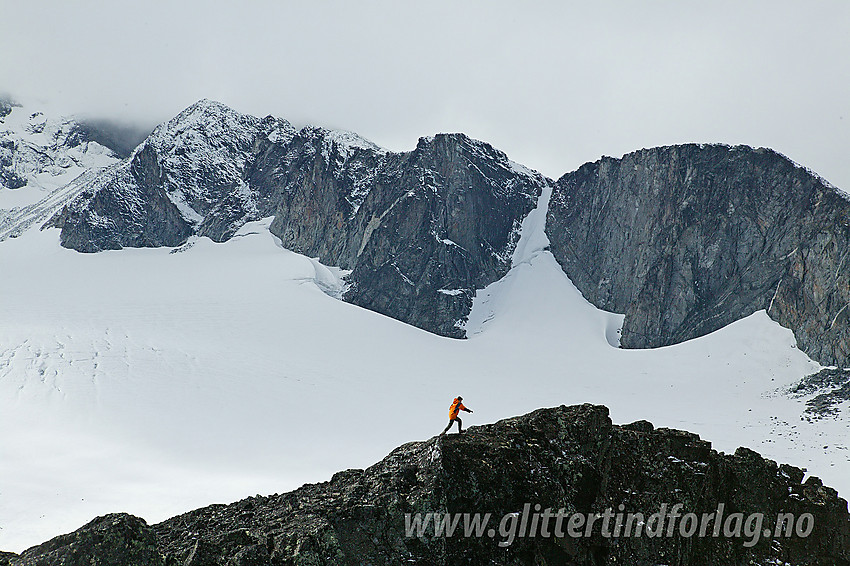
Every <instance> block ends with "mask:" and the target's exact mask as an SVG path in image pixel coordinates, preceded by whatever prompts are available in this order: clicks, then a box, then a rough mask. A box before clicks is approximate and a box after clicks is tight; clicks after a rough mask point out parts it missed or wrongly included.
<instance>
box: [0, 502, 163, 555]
mask: <svg viewBox="0 0 850 566" xmlns="http://www.w3.org/2000/svg"><path fill="white" fill-rule="evenodd" d="M0 560H2V559H0ZM9 563H10V565H11V566H48V565H49V566H136V565H139V566H142V565H144V566H164V564H165V563H164V561H163V557H162V555H161V554H160V553H159V551H158V550H157V542H156V537H155V536H154V533H153V531H152V530H151V528H150V527H149V526H148V525H147V524H146V523H145V522H144V520H142V519H140V518H138V517H133V516H132V515H127V514H125V513H119V514H114V515H106V516H104V517H98V518H97V519H95V520H93V521H92V522H90V523H89V524H87V525H86V526H84V527H82V528H80V529H79V530H77V531H74V532H73V533H70V534H67V535H61V536H58V537H56V538H54V539H51V540H49V541H48V542H45V543H44V544H40V545H38V546H35V547H33V548H30V549H29V550H26V551H25V552H23V553H22V554H21V555H20V556H11V557H10V559H9Z"/></svg>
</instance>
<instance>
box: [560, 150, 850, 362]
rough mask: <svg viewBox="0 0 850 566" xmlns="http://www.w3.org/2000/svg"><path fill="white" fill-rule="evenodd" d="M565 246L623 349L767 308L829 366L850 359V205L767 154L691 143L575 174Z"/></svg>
mask: <svg viewBox="0 0 850 566" xmlns="http://www.w3.org/2000/svg"><path fill="white" fill-rule="evenodd" d="M546 231H547V235H548V236H549V239H550V241H551V244H552V245H551V249H552V253H553V254H554V255H555V257H556V258H557V260H558V262H559V263H560V264H561V266H562V267H563V269H564V271H565V272H566V273H567V275H568V276H569V277H570V279H571V280H572V281H573V282H574V283H575V285H576V286H577V287H578V288H579V290H581V292H582V293H583V294H584V296H585V297H586V298H587V299H588V300H589V301H590V302H592V303H593V304H595V305H596V306H598V307H600V308H603V309H606V310H611V311H616V312H621V313H625V315H626V317H625V322H624V327H623V333H622V340H621V344H622V346H623V347H626V348H647V347H657V346H663V345H667V344H674V343H677V342H682V341H684V340H688V339H690V338H694V337H697V336H702V335H704V334H707V333H709V332H712V331H714V330H717V329H719V328H722V327H723V326H725V325H727V324H729V323H731V322H734V321H736V320H738V319H740V318H743V317H745V316H748V315H750V314H752V313H753V312H755V311H757V310H760V309H765V310H767V312H768V314H769V315H770V316H771V317H772V318H773V319H774V320H776V321H777V322H779V323H780V324H782V325H783V326H786V327H788V328H790V329H792V330H793V331H794V334H795V336H796V338H797V342H798V344H799V345H800V346H801V348H802V349H804V350H805V351H806V352H807V353H808V354H809V355H810V356H811V357H813V358H815V359H817V360H819V361H821V362H822V363H825V364H840V365H846V364H848V363H850V325H849V324H848V316H850V312H848V308H847V305H848V303H850V270H848V269H846V265H847V263H846V262H847V256H848V255H850V254H848V252H850V202H848V201H847V200H845V198H843V197H842V196H841V195H840V194H839V193H838V191H837V190H836V189H834V188H832V187H829V186H827V185H826V184H825V183H824V182H822V181H821V180H820V179H818V178H817V177H815V176H814V175H812V174H811V173H809V172H808V171H806V170H804V169H801V168H799V167H797V166H795V165H794V164H793V163H792V162H790V161H789V160H788V159H786V158H785V157H783V156H781V155H779V154H777V153H775V152H773V151H771V150H766V149H752V148H749V147H743V146H739V147H728V146H719V145H715V146H698V145H683V146H673V147H661V148H655V149H649V150H641V151H637V152H635V153H631V154H628V155H626V156H624V157H623V158H622V159H611V158H603V159H602V160H600V161H598V162H596V163H589V164H586V165H584V166H582V167H581V168H580V169H579V170H578V171H576V172H574V173H569V174H567V175H564V176H563V177H562V178H561V179H559V180H558V182H557V184H556V187H555V189H554V191H553V195H552V200H551V204H550V208H549V213H548V217H547V228H546Z"/></svg>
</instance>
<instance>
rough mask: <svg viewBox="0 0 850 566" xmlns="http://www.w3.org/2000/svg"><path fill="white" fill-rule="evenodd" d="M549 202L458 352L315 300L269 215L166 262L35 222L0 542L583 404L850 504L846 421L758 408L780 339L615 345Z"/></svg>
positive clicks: (742, 336)
mask: <svg viewBox="0 0 850 566" xmlns="http://www.w3.org/2000/svg"><path fill="white" fill-rule="evenodd" d="M548 197H549V191H544V194H543V195H542V196H541V201H540V205H539V208H538V210H536V211H535V212H533V213H532V214H531V215H529V217H528V218H527V219H526V220H525V222H524V224H523V231H522V236H521V238H520V242H519V244H518V246H517V249H516V252H515V254H514V257H513V266H514V267H513V268H512V270H511V271H510V272H509V274H508V275H507V276H506V277H505V278H503V279H502V280H501V281H499V282H496V283H494V284H493V285H491V286H490V287H488V288H487V289H485V290H483V291H481V292H479V294H478V296H477V298H476V300H475V306H474V308H473V312H472V315H471V317H470V320H469V322H468V324H467V328H468V330H469V335H470V339H468V340H453V339H448V338H442V337H439V336H435V335H432V334H429V333H426V332H424V331H421V330H418V329H416V328H413V327H410V326H407V325H404V324H402V323H400V322H398V321H395V320H392V319H389V318H386V317H383V316H380V315H378V314H376V313H374V312H371V311H367V310H365V309H361V308H358V307H355V306H353V305H350V304H347V303H344V302H341V301H339V300H337V299H335V298H333V297H332V295H334V294H335V293H336V294H338V291H339V289H340V286H341V285H342V283H341V281H340V280H339V275H340V272H339V271H338V270H335V269H332V268H327V267H325V266H322V265H320V264H319V263H318V262H316V261H315V260H311V259H310V258H307V257H304V256H301V255H298V254H295V253H292V252H289V251H287V250H284V249H282V248H281V247H280V246H279V243H278V242H277V241H276V239H275V238H274V237H273V236H271V235H270V233H269V232H268V224H269V220H265V221H261V222H255V223H251V224H248V225H246V226H245V227H243V229H242V230H240V232H239V234H238V236H237V237H235V238H233V239H232V240H230V241H228V242H226V243H223V244H216V243H213V242H212V241H210V240H208V239H205V238H204V239H196V240H192V241H191V242H190V243H189V244H187V245H185V246H183V247H181V248H179V249H178V250H171V249H166V248H159V249H125V250H121V251H110V252H101V253H98V254H78V253H76V252H73V251H69V250H65V249H62V248H61V247H59V245H58V243H57V240H58V238H57V233H56V231H54V230H47V231H38V230H29V231H27V232H26V233H24V234H23V235H22V236H20V237H18V238H16V239H10V240H7V241H6V242H3V243H2V244H0V265H2V266H3V277H2V278H0V430H2V431H3V434H2V436H0V549H3V550H11V551H20V550H22V549H23V548H25V547H27V546H30V545H32V544H35V543H39V542H42V541H44V540H47V539H48V538H50V537H52V536H54V535H56V534H59V533H61V532H67V531H71V530H73V529H75V528H77V527H78V526H80V525H82V524H83V523H84V522H86V521H88V520H90V519H91V518H92V517H94V516H95V515H98V514H103V513H106V512H112V511H127V512H130V513H134V514H138V515H141V516H143V517H144V518H146V519H147V520H148V521H149V522H155V521H159V520H162V519H164V518H166V517H168V516H171V515H174V514H176V513H179V512H182V511H185V510H188V509H191V508H194V507H198V506H202V505H206V504H209V503H213V502H229V501H233V500H237V499H240V498H242V497H245V496H248V495H252V494H255V493H262V494H268V493H274V492H282V491H286V490H290V489H293V488H296V487H298V486H299V485H301V484H302V483H304V482H315V481H323V480H327V479H328V478H329V477H330V475H331V474H332V473H333V472H335V471H338V470H342V469H346V468H352V467H365V466H368V465H370V464H372V463H374V462H375V461H377V460H379V459H380V458H382V457H383V456H384V455H386V453H387V452H389V451H390V450H391V449H392V448H394V447H396V446H397V445H400V444H402V443H405V442H408V441H410V440H413V439H425V438H428V437H430V436H432V435H434V434H436V433H438V432H439V431H440V430H442V428H443V426H445V421H446V418H447V417H446V415H447V410H448V405H449V404H450V402H451V399H452V398H453V397H454V396H456V395H458V394H462V395H463V396H464V399H465V401H468V406H470V407H472V408H473V409H474V410H475V414H473V415H467V416H465V417H464V423H465V425H467V426H469V425H475V424H477V423H484V422H492V421H495V420H498V419H501V418H504V417H508V416H513V415H517V414H522V413H525V412H528V411H531V410H533V409H536V408H539V407H542V406H553V405H558V404H573V403H583V402H593V403H603V404H605V405H607V406H609V407H610V408H611V416H612V419H613V420H614V422H617V423H626V422H630V421H633V420H637V419H648V420H651V421H652V422H653V423H654V424H655V425H656V426H668V427H675V428H684V429H688V430H691V431H694V432H697V433H699V434H700V435H702V436H703V438H706V439H707V440H710V441H712V442H713V444H714V446H715V448H717V449H719V450H722V451H727V452H728V451H732V450H734V449H735V448H736V447H738V446H739V445H745V446H749V447H751V448H753V449H755V450H757V451H759V452H761V453H763V454H764V455H766V456H768V457H770V458H774V459H776V460H778V461H780V462H789V463H792V464H795V465H799V466H805V467H807V468H808V469H809V472H810V473H812V474H814V475H818V476H820V477H821V478H823V479H824V481H825V482H826V483H827V484H828V485H832V486H834V487H836V488H838V489H839V492H840V493H842V494H844V495H845V496H846V494H848V493H850V480H848V478H850V474H848V472H850V454H848V451H847V444H846V442H845V440H844V438H845V437H846V434H845V433H846V420H843V421H842V420H831V419H824V420H820V421H815V422H807V421H803V420H801V418H800V415H801V413H802V411H803V409H804V400H803V399H794V398H790V397H788V396H786V395H783V394H781V391H782V390H783V388H786V387H787V386H789V385H790V384H791V383H793V382H795V381H796V380H798V379H799V378H800V377H802V376H803V375H805V374H808V373H811V372H813V371H815V370H817V369H819V366H818V364H816V363H814V362H812V361H811V360H809V359H808V358H807V357H806V356H805V354H803V353H802V352H800V351H799V350H798V349H797V348H796V347H795V344H794V338H793V336H792V334H791V332H790V331H788V330H786V329H784V328H782V327H780V326H778V325H777V324H775V323H774V322H772V321H771V320H770V319H769V318H768V317H767V316H766V315H765V314H764V313H763V312H759V313H756V314H754V315H752V316H750V317H748V318H746V319H744V320H741V321H739V322H737V323H735V324H732V325H730V326H728V327H726V328H724V329H722V330H720V331H718V332H715V333H713V334H710V335H708V336H705V337H702V338H699V339H697V340H692V341H690V342H686V343H683V344H679V345H675V346H669V347H665V348H660V349H656V350H640V351H636V350H619V349H617V348H616V347H615V345H616V343H617V331H618V329H619V326H620V324H621V322H622V317H621V316H619V315H615V314H611V313H606V312H602V311H599V310H598V309H596V308H595V307H593V306H592V305H590V304H589V303H587V302H586V301H585V300H584V299H583V298H582V296H581V295H580V293H579V292H578V291H577V290H576V289H575V287H574V286H573V285H572V284H571V283H570V281H569V279H567V277H566V276H565V275H564V274H563V272H562V271H561V270H560V268H559V266H558V265H557V263H556V262H555V260H554V258H553V257H552V255H551V254H550V253H549V252H547V251H545V247H546V245H547V244H548V242H547V240H546V237H545V235H544V233H543V222H544V221H545V206H546V202H547V199H548ZM175 252H177V253H175ZM842 414H844V415H846V407H845V408H843V409H842ZM845 419H846V417H845ZM825 447H828V448H825Z"/></svg>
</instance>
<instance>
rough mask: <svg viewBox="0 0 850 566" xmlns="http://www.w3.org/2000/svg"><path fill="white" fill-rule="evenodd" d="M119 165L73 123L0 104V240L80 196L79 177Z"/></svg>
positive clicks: (12, 105) (113, 155) (10, 103)
mask: <svg viewBox="0 0 850 566" xmlns="http://www.w3.org/2000/svg"><path fill="white" fill-rule="evenodd" d="M119 161H120V158H119V157H118V155H117V154H116V153H115V152H114V151H112V150H111V149H109V148H107V147H105V146H103V145H101V144H99V143H97V142H95V141H92V136H91V134H90V132H89V131H88V130H87V129H86V128H85V127H84V126H82V125H81V124H80V123H79V122H77V121H76V120H74V119H72V118H67V117H51V116H48V115H45V114H44V113H43V112H41V111H37V110H33V109H31V108H29V107H24V106H21V105H20V104H17V103H13V102H10V101H0V241H2V240H4V239H6V238H8V237H10V236H13V237H14V236H16V235H19V234H21V233H23V231H25V230H26V229H28V228H29V227H30V226H33V225H35V224H39V223H43V222H44V221H45V220H47V219H48V218H50V217H51V216H52V215H53V214H55V213H56V211H57V210H59V209H61V208H62V207H63V206H64V205H65V204H66V203H67V202H69V201H70V200H72V199H73V198H74V197H75V196H76V195H77V194H78V193H79V188H80V187H81V186H82V185H83V184H84V180H83V178H80V179H78V177H80V176H81V175H85V176H86V177H89V178H94V177H96V176H97V173H98V172H99V171H100V170H102V169H104V168H107V167H109V166H111V165H115V164H117V163H118V162H119ZM72 181H75V182H74V183H72ZM69 184H70V185H69Z"/></svg>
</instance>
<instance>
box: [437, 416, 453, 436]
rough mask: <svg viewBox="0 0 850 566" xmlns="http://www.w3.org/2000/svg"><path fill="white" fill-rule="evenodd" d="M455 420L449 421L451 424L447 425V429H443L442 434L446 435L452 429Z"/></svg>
mask: <svg viewBox="0 0 850 566" xmlns="http://www.w3.org/2000/svg"><path fill="white" fill-rule="evenodd" d="M454 422H455V421H454V419H449V424H447V425H446V428H444V429H443V432H441V433H440V434H446V433H447V432H448V431H449V429H450V428H452V424H453V423H454Z"/></svg>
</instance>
